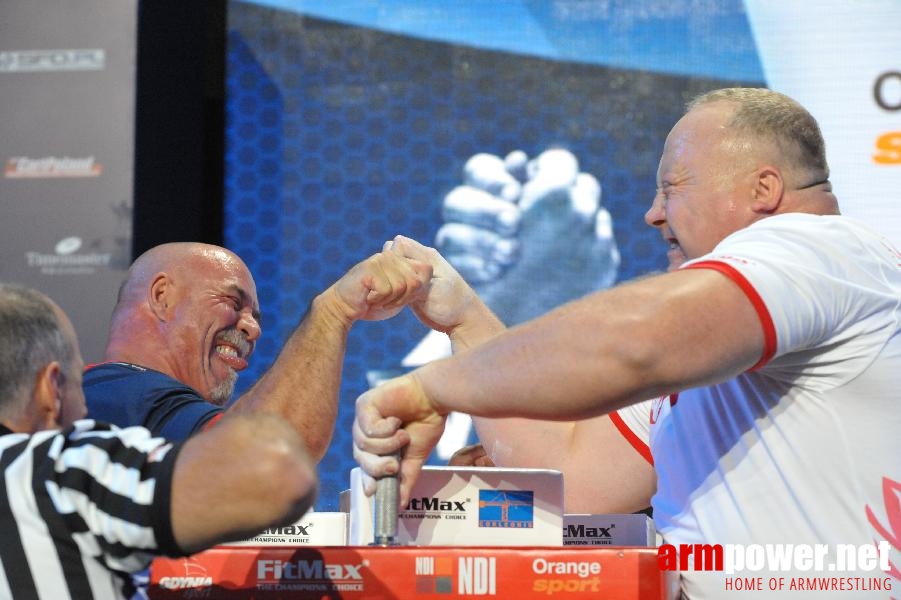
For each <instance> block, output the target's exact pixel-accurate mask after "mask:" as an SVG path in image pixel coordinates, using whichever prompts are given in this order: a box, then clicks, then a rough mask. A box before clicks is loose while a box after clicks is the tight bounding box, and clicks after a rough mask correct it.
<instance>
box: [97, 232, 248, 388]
mask: <svg viewBox="0 0 901 600" xmlns="http://www.w3.org/2000/svg"><path fill="white" fill-rule="evenodd" d="M259 319H260V315H259V302H258V300H257V293H256V285H255V283H254V281H253V277H252V276H251V274H250V270H249V269H248V268H247V265H246V264H244V261H242V260H241V259H240V258H239V257H238V256H237V255H236V254H235V253H233V252H231V251H230V250H227V249H225V248H222V247H219V246H213V245H210V244H200V243H193V242H177V243H169V244H162V245H160V246H156V247H154V248H152V249H150V250H148V251H147V252H145V253H144V254H142V255H141V256H140V257H138V259H137V260H135V262H134V263H133V264H132V266H131V268H130V269H129V270H128V274H127V275H126V278H125V281H124V282H123V283H122V286H121V287H120V289H119V298H118V301H117V303H116V308H115V309H114V311H113V317H112V322H111V325H110V336H109V341H108V343H107V349H106V358H107V360H112V361H121V362H129V363H134V364H138V365H141V366H144V367H148V368H151V369H154V370H157V371H160V372H162V373H165V374H167V375H169V376H170V377H173V378H175V379H177V380H179V381H181V382H182V383H185V384H187V385H189V386H191V387H193V388H194V389H196V390H197V391H198V392H199V393H200V394H201V395H202V396H203V397H204V398H206V399H207V400H210V401H211V402H215V403H217V404H222V403H224V402H226V401H227V400H228V399H229V398H230V396H231V392H232V389H233V387H234V383H235V379H236V377H237V372H238V371H240V370H242V369H244V368H246V366H247V362H246V359H247V357H248V356H250V354H251V352H252V351H253V347H254V344H255V341H256V339H257V338H258V337H259V335H260V327H259Z"/></svg>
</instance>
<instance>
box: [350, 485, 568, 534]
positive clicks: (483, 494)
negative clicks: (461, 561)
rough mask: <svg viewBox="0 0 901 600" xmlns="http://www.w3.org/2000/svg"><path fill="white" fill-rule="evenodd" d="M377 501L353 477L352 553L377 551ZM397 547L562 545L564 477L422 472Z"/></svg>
mask: <svg viewBox="0 0 901 600" xmlns="http://www.w3.org/2000/svg"><path fill="white" fill-rule="evenodd" d="M373 514H374V498H373V497H366V495H365V494H364V493H363V481H362V471H361V470H360V468H359V467H357V468H355V469H353V470H352V471H351V477H350V534H349V544H350V545H351V546H364V545H368V544H371V543H372V542H373V539H374V534H373ZM397 542H398V543H399V544H402V545H417V546H561V545H562V544H563V475H562V474H561V473H560V472H559V471H554V470H550V469H507V468H499V467H490V468H483V467H423V469H422V472H421V474H420V475H419V479H417V481H416V485H415V486H414V487H413V489H412V491H411V494H410V502H409V504H408V506H407V507H406V508H405V509H403V510H400V511H398V524H397Z"/></svg>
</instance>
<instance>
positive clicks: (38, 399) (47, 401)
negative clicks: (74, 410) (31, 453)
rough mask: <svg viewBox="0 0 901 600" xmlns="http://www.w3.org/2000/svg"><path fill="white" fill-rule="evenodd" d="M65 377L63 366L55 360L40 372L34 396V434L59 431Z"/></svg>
mask: <svg viewBox="0 0 901 600" xmlns="http://www.w3.org/2000/svg"><path fill="white" fill-rule="evenodd" d="M64 377H65V375H64V374H63V370H62V366H61V365H60V364H59V361H55V360H54V361H53V362H51V363H49V364H47V366H45V367H44V368H43V369H41V370H40V371H38V374H37V378H36V380H35V386H34V394H32V404H33V406H32V409H33V411H34V414H33V416H34V418H33V419H32V433H33V432H35V431H41V430H43V429H58V428H59V427H60V426H61V425H62V423H61V421H60V417H61V416H62V400H61V398H62V393H63V390H62V387H63V378H64Z"/></svg>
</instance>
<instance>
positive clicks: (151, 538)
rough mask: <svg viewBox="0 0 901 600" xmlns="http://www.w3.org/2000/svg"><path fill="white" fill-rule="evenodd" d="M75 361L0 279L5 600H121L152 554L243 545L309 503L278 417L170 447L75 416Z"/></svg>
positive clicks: (50, 320) (39, 303) (59, 332)
mask: <svg viewBox="0 0 901 600" xmlns="http://www.w3.org/2000/svg"><path fill="white" fill-rule="evenodd" d="M83 366H84V365H83V362H82V358H81V353H80V351H79V349H78V342H77V340H76V337H75V331H74V329H73V327H72V324H71V323H70V322H69V319H68V318H67V317H66V315H65V314H64V313H63V312H62V310H61V309H60V308H59V307H58V306H57V305H56V304H55V303H53V301H52V300H50V299H49V298H47V297H46V296H44V295H43V294H40V293H39V292H36V291H34V290H30V289H27V288H23V287H18V286H14V285H8V284H3V283H0V470H2V473H3V477H2V478H0V599H7V598H9V599H12V598H14V599H15V600H28V599H32V598H45V599H53V600H59V599H65V598H70V599H75V600H89V599H93V598H96V599H104V600H105V599H107V598H127V597H129V596H130V595H131V594H132V593H133V591H134V589H133V587H132V583H131V579H130V577H129V576H128V574H130V573H135V572H138V571H141V570H143V569H145V568H147V566H148V565H149V564H150V562H151V560H152V559H153V557H154V556H155V555H157V554H165V555H168V556H182V555H186V554H191V553H194V552H197V551H200V550H202V549H204V548H207V547H209V546H212V545H214V544H216V543H219V542H222V541H226V540H229V539H238V538H243V537H246V536H248V535H252V534H254V533H257V532H259V531H260V530H262V529H264V528H266V527H269V526H273V525H277V524H283V523H286V522H292V521H295V520H297V519H299V518H300V517H301V516H302V515H303V513H304V512H306V510H307V509H308V508H309V507H310V506H311V505H312V503H313V500H314V497H315V492H316V485H317V483H316V474H315V467H314V466H313V463H312V461H311V460H310V458H309V457H308V455H307V454H306V451H305V449H304V448H305V446H304V444H303V443H302V442H301V440H300V438H299V436H298V435H297V433H296V432H295V431H294V430H293V429H292V428H290V427H289V426H287V425H284V424H283V423H281V422H280V421H278V420H277V419H276V418H275V417H271V416H265V415H254V416H235V417H232V418H230V419H226V420H223V422H222V423H221V424H220V425H219V426H217V427H215V428H214V429H213V430H211V431H210V432H208V433H204V434H200V435H198V436H195V437H194V438H192V439H191V440H189V441H187V442H185V443H184V444H171V443H168V442H167V441H166V440H164V439H162V438H154V437H152V436H151V435H150V433H149V432H148V431H147V430H146V429H143V428H139V427H132V428H128V429H121V430H120V429H116V428H115V427H113V426H109V425H105V424H100V423H96V422H94V421H92V420H86V419H83V417H84V415H85V412H86V409H85V400H84V393H83V392H82V388H81V372H82V370H83ZM261 431H264V432H265V435H260V434H259V433H260V432H261ZM212 507H215V510H211V508H212Z"/></svg>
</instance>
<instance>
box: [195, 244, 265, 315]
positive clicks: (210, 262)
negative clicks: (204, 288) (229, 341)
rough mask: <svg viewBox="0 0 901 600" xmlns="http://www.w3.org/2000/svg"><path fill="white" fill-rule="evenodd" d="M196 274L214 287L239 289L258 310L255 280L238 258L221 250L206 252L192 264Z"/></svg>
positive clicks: (231, 289) (229, 289)
mask: <svg viewBox="0 0 901 600" xmlns="http://www.w3.org/2000/svg"><path fill="white" fill-rule="evenodd" d="M194 267H195V270H196V274H197V275H198V276H199V277H200V278H203V279H206V280H207V281H208V282H209V283H211V284H212V285H214V286H216V287H223V288H227V289H228V291H239V292H240V293H241V294H242V295H244V296H246V300H247V301H248V302H249V303H250V304H251V305H252V307H253V308H254V310H259V300H258V299H257V287H256V282H254V280H253V275H251V273H250V269H248V268H247V265H245V264H244V261H242V260H241V259H240V258H238V257H237V256H235V255H234V254H232V253H230V252H226V251H223V250H220V251H216V252H213V253H210V254H207V255H205V256H203V257H202V260H199V261H197V262H196V263H195V265H194Z"/></svg>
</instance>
